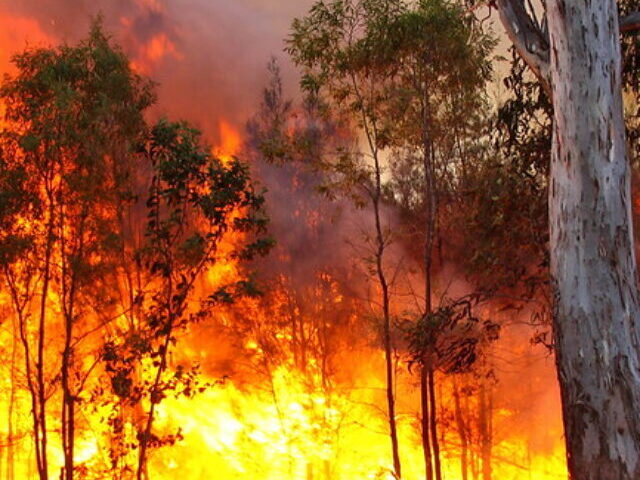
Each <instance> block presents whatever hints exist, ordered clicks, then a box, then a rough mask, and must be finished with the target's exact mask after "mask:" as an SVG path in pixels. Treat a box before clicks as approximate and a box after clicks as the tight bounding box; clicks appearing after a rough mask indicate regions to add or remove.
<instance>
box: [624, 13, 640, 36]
mask: <svg viewBox="0 0 640 480" xmlns="http://www.w3.org/2000/svg"><path fill="white" fill-rule="evenodd" d="M636 30H640V12H632V13H630V14H628V15H625V16H624V17H621V18H620V32H621V33H629V32H635V31H636Z"/></svg>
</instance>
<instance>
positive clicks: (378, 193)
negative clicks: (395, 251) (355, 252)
mask: <svg viewBox="0 0 640 480" xmlns="http://www.w3.org/2000/svg"><path fill="white" fill-rule="evenodd" d="M374 161H375V177H376V186H375V188H376V190H375V193H374V198H373V210H374V214H375V224H376V245H377V250H376V254H375V258H376V273H377V275H378V282H379V284H380V289H381V291H382V313H383V322H384V325H383V334H384V340H383V341H384V357H385V370H386V382H387V408H388V413H389V436H390V438H391V452H392V455H393V470H394V474H395V476H396V478H402V468H401V465H400V454H399V448H398V429H397V425H396V404H395V395H394V392H393V386H394V372H393V345H392V343H391V312H390V299H389V285H388V283H387V278H386V275H385V271H384V266H383V257H384V251H385V246H386V245H385V238H384V232H383V230H382V221H381V218H380V217H381V214H380V200H381V197H382V173H381V167H380V162H379V159H378V156H377V155H374Z"/></svg>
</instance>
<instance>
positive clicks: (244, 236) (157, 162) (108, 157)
mask: <svg viewBox="0 0 640 480" xmlns="http://www.w3.org/2000/svg"><path fill="white" fill-rule="evenodd" d="M97 3H98V5H96V6H95V8H94V7H89V6H88V5H85V6H83V7H82V8H76V7H78V6H75V5H74V6H71V5H67V4H65V2H51V4H50V5H47V6H41V5H39V4H38V2H36V1H31V0H29V1H25V2H23V3H21V4H19V5H18V4H16V5H0V23H1V25H2V26H3V28H2V29H1V31H0V45H2V49H1V50H0V71H1V72H2V74H3V75H4V77H3V80H2V82H1V85H0V313H1V315H0V355H1V358H2V360H3V361H2V362H1V363H0V372H1V373H0V480H22V479H25V480H30V479H37V480H48V479H51V480H53V479H60V480H74V479H75V480H77V479H86V480H99V479H114V480H116V479H118V480H134V479H135V480H143V479H144V480H152V479H158V480H161V479H162V480H164V479H176V478H184V479H189V480H191V479H193V480H200V479H221V480H226V479H257V480H280V479H290V480H359V479H383V480H394V479H395V480H399V479H401V478H402V479H406V480H417V479H426V480H443V479H447V480H453V479H455V480H495V479H500V480H520V479H530V480H566V479H567V478H569V475H570V473H571V475H572V477H571V478H574V477H575V479H576V480H591V479H592V477H587V476H584V478H583V477H582V476H579V474H577V473H576V472H581V471H585V469H584V468H583V463H580V462H581V460H580V459H582V458H583V457H585V456H587V457H588V455H586V454H585V453H584V451H583V450H581V448H582V449H586V448H587V447H585V446H584V445H588V442H587V441H586V440H585V441H584V442H582V443H580V441H578V440H576V439H577V438H582V437H581V436H580V432H579V428H578V427H576V423H575V420H572V418H573V417H571V415H575V411H576V409H578V410H580V408H579V407H580V405H583V403H584V402H589V401H591V399H592V397H593V396H591V397H590V396H589V395H587V394H586V393H585V394H584V398H583V400H579V399H578V400H575V399H574V400H572V399H573V398H574V397H572V396H571V387H570V386H568V383H570V382H568V380H567V378H566V369H565V370H563V361H564V360H565V357H563V352H562V351H561V350H558V341H559V340H560V337H559V336H558V335H561V334H559V333H558V332H566V330H565V329H564V327H563V325H564V324H562V323H558V322H560V320H558V318H559V313H558V310H557V306H558V305H561V304H562V303H561V300H562V299H561V298H560V296H561V294H560V293H559V292H561V291H564V290H562V289H561V288H560V287H559V286H558V285H559V284H558V282H557V281H556V277H551V276H550V275H551V273H554V272H558V271H559V270H557V269H558V268H559V267H558V265H559V264H561V262H559V261H558V257H557V256H556V254H555V253H554V252H555V250H554V245H557V244H558V243H557V242H561V241H562V239H564V238H565V237H566V236H565V237H563V236H562V234H558V233H557V231H556V233H555V234H553V232H554V231H555V230H554V228H555V227H554V226H553V225H551V232H552V234H551V235H550V234H549V228H550V224H549V219H550V218H555V217H553V212H555V210H554V206H553V199H554V195H555V191H554V190H552V191H551V196H550V197H548V196H547V195H548V193H549V189H550V185H556V183H554V181H553V180H552V178H555V177H553V175H554V174H555V173H554V171H553V168H551V167H550V161H549V159H550V158H551V155H552V151H553V149H554V148H556V147H554V145H555V144H552V135H554V133H553V130H554V129H553V128H552V125H553V121H554V118H556V117H554V107H555V105H554V104H553V101H554V100H557V99H554V97H553V94H550V92H551V91H552V89H551V87H550V85H551V84H550V83H548V82H550V81H551V80H549V78H552V77H549V76H545V75H546V74H541V73H540V68H539V64H538V63H537V62H538V61H541V60H540V59H538V58H537V57H535V58H533V60H532V57H531V56H527V54H526V52H525V53H524V54H523V52H521V51H520V50H519V49H521V48H523V47H522V45H520V44H519V43H518V41H517V34H518V32H516V33H513V32H510V31H509V29H508V27H507V33H508V35H507V36H505V38H509V39H511V41H513V42H514V44H515V49H514V50H513V51H512V53H513V55H511V54H508V53H506V50H504V45H503V44H504V41H503V38H502V36H501V35H502V34H501V33H499V34H498V33H496V32H495V31H496V30H499V29H498V25H499V23H498V22H499V20H498V15H497V13H500V14H501V15H502V18H512V16H515V17H517V16H522V15H525V16H526V18H527V19H528V21H529V23H528V24H527V25H529V27H528V28H529V29H530V30H531V31H534V30H535V31H536V32H539V33H540V35H543V36H544V35H547V36H548V35H549V32H548V31H546V20H542V19H538V16H539V15H540V14H541V13H542V12H545V15H547V14H546V5H545V3H546V2H542V4H541V5H540V6H539V7H532V6H531V5H527V6H525V3H524V2H521V1H518V0H513V1H507V0H504V1H503V2H474V1H466V0H451V1H448V0H420V1H416V2H406V1H401V0H367V1H359V0H348V1H313V0H308V1H305V2H282V4H283V5H282V6H274V5H272V4H270V3H269V2H266V1H263V0H256V1H254V0H251V1H250V0H238V1H236V2H226V1H224V2H219V3H216V4H215V5H209V2H206V1H204V0H190V1H189V2H184V5H183V4H182V3H181V2H171V1H170V0H124V1H122V2H118V3H117V4H112V2H107V1H106V0H105V1H104V2H97ZM619 3H620V7H621V11H625V12H626V11H627V10H629V11H630V12H631V14H632V7H633V5H632V4H633V2H619ZM285 4H286V5H285ZM514 5H515V6H514ZM543 7H544V8H543ZM496 9H498V10H496ZM630 9H631V10H630ZM514 12H515V13H514ZM515 17H514V18H515ZM492 22H493V23H492ZM621 22H622V23H621V25H622V26H623V31H627V30H629V31H630V30H632V24H631V23H629V21H627V23H625V21H624V20H621ZM616 28H617V27H616ZM625 29H627V30H625ZM552 34H553V33H552ZM514 38H516V40H514ZM540 38H541V39H542V40H540ZM535 39H536V40H535V41H541V42H542V46H543V47H545V48H547V49H548V43H544V42H548V39H547V38H546V37H544V38H543V37H537V36H536V37H535ZM531 41H533V40H531ZM545 45H546V46H545ZM525 47H526V45H525ZM623 47H624V48H623V50H624V53H625V54H626V55H629V56H630V58H633V59H635V56H634V55H636V54H637V52H636V51H635V49H634V48H637V47H634V46H633V45H631V44H628V45H627V44H626V43H624V41H623ZM526 48H529V47H526ZM519 51H520V54H518V52H519ZM555 55H557V53H556V54H555ZM545 58H546V61H549V59H548V58H549V57H545ZM543 60H544V58H543ZM636 63H637V62H636ZM636 63H634V62H628V64H625V65H623V67H624V69H625V70H624V71H623V74H622V78H623V80H622V87H621V88H622V89H623V92H624V101H625V106H627V107H629V108H627V110H629V111H631V107H632V106H634V105H635V98H636V94H637V90H638V86H637V85H636V83H637V82H635V83H634V81H633V80H632V77H633V76H634V73H637V72H636V71H635V70H637V68H638V67H637V66H636ZM545 68H547V67H545ZM634 69H635V70H634ZM543 73H544V72H543ZM555 78H556V77H553V82H557V80H555ZM554 85H555V88H556V90H553V91H554V92H555V91H559V87H558V86H557V85H556V84H554ZM556 108H557V107H556ZM626 120H627V130H628V132H629V135H628V137H629V138H628V141H629V145H630V147H632V148H629V152H631V153H630V154H631V155H635V154H636V152H637V151H638V149H637V142H638V139H640V135H638V122H637V115H635V116H634V115H631V114H629V115H628V118H627V119H626ZM622 130H624V128H622ZM555 135H559V133H557V132H556V133H555ZM612 135H613V134H612ZM612 142H613V140H612ZM558 148H559V147H558ZM613 151H614V148H613V147H611V152H613ZM611 155H613V153H611ZM554 158H555V157H554ZM634 158H635V157H634ZM554 161H556V160H554ZM554 165H555V164H554ZM555 168H557V167H555ZM631 168H632V173H633V175H636V173H637V172H635V170H636V169H637V162H635V163H634V164H633V166H632V167H631ZM607 181H608V178H607ZM603 182H604V181H603ZM595 185H596V187H595V191H597V192H600V190H603V191H605V190H606V191H608V190H607V189H609V187H608V186H607V187H605V186H602V185H604V183H602V184H598V182H596V184H595ZM621 196H622V197H624V195H621ZM583 197H584V195H583ZM635 198H636V202H635V204H634V205H633V206H634V207H635V210H637V206H638V201H637V197H635ZM549 202H551V204H550V203H549ZM549 206H551V207H552V208H551V215H552V217H549ZM563 208H564V207H563ZM629 212H632V209H631V205H629ZM632 213H633V215H634V216H635V215H637V213H638V212H637V211H633V212H632ZM630 215H631V213H630ZM603 218H604V217H603ZM603 221H604V220H603ZM625 225H626V224H624V225H622V226H618V227H616V228H617V230H616V231H617V232H619V233H618V234H616V235H617V236H616V238H621V237H624V236H625V232H626V227H625ZM558 228H560V227H558ZM585 228H586V227H585ZM614 230H615V229H614ZM576 231H577V230H576ZM612 231H613V230H612ZM572 232H573V233H571V234H569V235H568V236H569V237H571V235H574V234H575V231H572ZM620 232H622V233H620ZM627 233H628V232H627ZM603 235H604V234H603ZM574 236H578V237H579V236H580V235H579V234H575V235H574ZM599 238H601V243H600V244H599V245H598V247H597V249H596V250H597V252H599V253H598V255H600V257H602V258H604V257H606V258H609V257H608V256H610V255H613V254H612V253H611V252H612V248H611V245H609V244H608V243H607V240H606V239H604V240H602V238H604V237H603V236H600V237H599ZM558 239H560V240H558ZM578 241H579V238H578ZM622 250H624V249H622ZM576 251H577V250H576ZM594 251H595V250H594ZM585 255H586V254H585ZM630 256H631V257H632V256H633V255H632V254H630ZM567 258H568V257H567ZM584 258H586V257H584ZM625 258H626V257H625ZM611 261H612V262H613V263H614V264H615V262H616V260H615V259H612V260H611ZM632 261H633V262H635V259H632ZM593 262H595V260H593V261H591V263H589V262H587V263H589V264H590V265H591V264H593ZM634 265H635V264H634ZM585 268H586V267H585ZM586 271H587V270H586V269H585V270H584V271H583V270H577V271H576V272H575V276H576V278H577V276H579V275H582V274H583V273H584V272H586ZM634 272H635V270H634ZM584 274H585V275H586V273H584ZM605 276H606V275H605ZM550 278H554V280H550ZM598 278H600V277H598ZM607 278H609V277H607ZM576 281H577V280H576ZM625 281H626V282H627V283H625V285H627V284H632V283H634V279H627V280H625ZM623 283H624V282H623ZM576 288H577V289H578V290H579V292H581V295H582V294H584V295H585V297H584V298H592V297H593V298H596V297H597V298H600V297H599V295H598V294H597V293H598V292H596V291H593V292H587V291H585V290H584V288H583V287H580V288H578V287H576ZM594 288H595V287H594ZM629 288H630V287H629ZM623 290H624V289H623ZM624 291H625V292H626V290H624ZM589 295H591V296H589ZM630 295H631V297H633V295H632V294H630ZM623 297H624V295H623V293H621V294H620V295H619V298H623ZM584 298H583V299H582V300H580V301H583V302H586V303H581V304H580V307H579V308H577V310H575V311H578V312H583V311H584V312H586V311H587V310H585V309H586V307H585V305H587V304H588V305H591V303H590V301H586V300H584ZM616 298H618V297H616ZM625 299H626V297H624V298H623V300H622V304H624V305H627V303H625V302H626V301H627V300H625ZM594 302H595V300H594ZM612 308H613V307H612ZM625 311H628V312H632V309H631V307H629V308H628V309H627V310H625ZM575 315H578V314H577V313H576V314H575ZM625 318H626V317H625ZM629 318H630V319H632V320H631V321H629V320H625V321H624V322H623V323H625V322H626V323H625V325H627V324H635V323H637V320H635V319H634V317H633V315H632V313H630V314H629ZM634 322H635V323H634ZM559 327H562V328H560V329H559ZM629 328H632V327H629ZM634 331H635V330H634ZM603 342H604V343H603ZM607 342H609V343H607ZM593 344H594V345H596V344H597V345H601V344H604V345H605V346H604V349H605V351H604V353H603V352H602V351H600V350H597V348H600V347H597V348H596V347H594V348H596V350H597V351H598V352H600V353H598V354H594V358H595V359H599V358H604V359H605V360H604V364H606V365H610V366H611V365H613V364H614V363H615V367H611V372H613V371H614V370H615V372H622V373H621V374H620V375H621V376H622V377H623V378H625V379H627V378H631V377H633V376H634V375H636V377H637V374H635V373H634V372H631V373H629V372H627V370H625V369H627V368H634V367H633V365H634V363H633V361H631V360H629V364H627V363H625V360H624V359H625V358H631V357H628V356H625V355H626V354H623V353H620V352H618V353H617V354H616V355H617V356H615V358H614V359H609V358H608V357H607V355H608V350H607V348H609V347H608V346H609V345H610V340H602V341H595V340H594V343H593ZM564 345H566V343H565V344H564ZM581 348H582V347H581ZM611 348H614V347H611ZM615 348H618V347H615ZM594 351H595V350H594ZM565 352H566V347H565ZM580 352H582V350H580ZM629 355H630V354H629ZM587 356H588V355H587ZM588 360H589V361H590V359H588ZM607 362H609V363H607ZM616 362H617V363H616ZM578 363H579V362H578ZM596 363H597V362H596ZM572 365H574V366H576V365H578V364H577V363H574V364H572ZM629 365H631V366H629ZM575 368H578V367H575ZM557 369H558V370H557ZM558 371H559V372H561V373H560V377H558V373H557V372H558ZM562 372H565V373H562ZM611 372H610V373H609V374H607V375H611V376H607V379H608V380H607V381H605V382H604V383H607V382H610V383H609V384H611V385H612V384H615V382H614V380H612V378H613V376H614V373H611ZM616 374H617V373H616ZM558 378H560V382H559V381H558ZM634 378H635V377H634ZM629 392H631V390H629ZM611 395H612V398H613V397H615V398H618V397H616V396H615V395H621V394H619V393H615V395H614V393H611ZM628 395H629V397H628V399H626V400H624V399H623V401H622V403H621V405H623V406H624V408H623V409H622V410H624V411H625V412H626V411H627V410H628V409H627V407H630V410H629V411H630V412H631V413H630V414H629V415H631V417H633V415H634V414H633V411H634V408H633V402H632V399H633V398H635V397H633V394H632V393H628ZM581 398H582V397H581ZM593 398H595V397H593ZM625 398H626V397H625ZM581 401H583V403H580V402H581ZM572 402H573V403H572ZM576 405H577V406H576ZM587 407H588V405H587V403H584V409H583V410H585V411H587V410H588V408H587ZM589 408H591V407H589ZM592 410H593V409H592ZM592 410H589V412H591V413H589V412H587V413H585V414H584V415H585V416H586V417H589V418H590V419H593V418H595V417H597V416H598V415H596V414H595V413H593V411H592ZM636 410H637V409H636ZM572 412H573V413H572ZM616 412H618V410H616ZM589 415H591V416H589ZM635 415H636V416H637V412H636V414H635ZM615 418H616V422H618V423H616V425H618V424H620V425H622V423H621V422H622V421H623V420H622V418H623V416H618V417H615ZM624 418H626V417H624ZM631 423H632V424H633V422H631ZM634 425H635V424H634ZM585 428H586V427H585ZM590 428H591V427H590ZM593 428H595V427H593ZM625 429H626V427H623V426H620V428H619V429H618V434H619V435H620V437H619V443H618V445H619V449H620V451H623V450H624V451H625V452H629V455H631V453H632V452H631V450H629V448H631V447H628V446H627V447H628V448H627V447H623V446H622V445H623V435H624V433H625V431H626V430H625ZM589 431H592V432H595V430H589ZM632 433H633V432H632ZM635 433H636V434H637V433H639V432H635ZM585 435H586V434H585ZM587 437H588V435H587ZM588 438H590V437H588ZM588 438H587V439H588ZM599 438H602V436H600V437H599ZM576 442H577V443H576ZM577 445H578V446H577ZM599 445H600V444H599ZM625 445H626V444H625ZM625 448H627V450H625ZM576 452H577V453H576ZM616 452H617V453H616ZM618 453H619V452H618V451H617V450H616V451H614V450H606V449H605V448H604V447H602V450H601V451H600V453H599V455H601V456H602V458H605V457H606V458H608V459H611V458H614V459H615V458H618V457H616V455H618ZM620 455H622V454H620ZM622 456H624V455H622ZM618 460H619V458H618ZM601 461H602V462H603V463H602V465H605V464H606V462H605V461H604V460H602V459H601ZM625 465H626V464H625ZM581 468H582V470H580V469H581ZM599 471H606V469H605V467H602V470H599ZM612 471H613V470H612ZM628 471H631V470H629V469H627V472H628ZM637 471H638V472H640V468H638V469H637ZM602 478H603V480H606V479H605V478H604V477H602ZM611 478H620V479H621V480H626V479H627V478H633V475H632V474H631V476H628V477H622V476H621V477H611Z"/></svg>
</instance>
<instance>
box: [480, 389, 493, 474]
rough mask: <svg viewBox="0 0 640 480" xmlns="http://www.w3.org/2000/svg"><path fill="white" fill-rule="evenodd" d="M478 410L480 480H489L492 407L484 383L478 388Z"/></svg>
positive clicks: (489, 394)
mask: <svg viewBox="0 0 640 480" xmlns="http://www.w3.org/2000/svg"><path fill="white" fill-rule="evenodd" d="M478 410H479V412H478V424H479V425H478V427H479V428H478V430H480V460H481V462H482V480H491V476H492V469H491V450H492V445H493V434H492V432H491V418H492V415H493V414H492V410H493V406H492V400H491V393H488V392H487V387H486V385H485V384H484V382H483V383H482V385H481V386H480V398H479V402H478Z"/></svg>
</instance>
